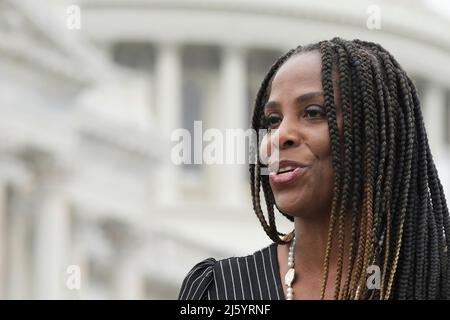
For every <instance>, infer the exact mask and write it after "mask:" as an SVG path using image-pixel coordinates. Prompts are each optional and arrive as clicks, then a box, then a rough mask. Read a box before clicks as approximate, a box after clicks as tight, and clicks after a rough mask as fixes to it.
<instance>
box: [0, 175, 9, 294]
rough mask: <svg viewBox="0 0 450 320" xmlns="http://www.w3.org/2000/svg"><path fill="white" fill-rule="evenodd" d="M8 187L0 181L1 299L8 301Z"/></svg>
mask: <svg viewBox="0 0 450 320" xmlns="http://www.w3.org/2000/svg"><path fill="white" fill-rule="evenodd" d="M6 201H7V199H6V185H5V184H3V181H1V180H0V299H6V289H7V287H6V281H7V277H6V270H7V269H6V266H7V257H6V252H7V251H6V250H7V248H6V245H7V243H8V239H7V237H8V228H7V225H6V223H7V219H6V218H7V217H6V215H7V212H6V206H7V204H6Z"/></svg>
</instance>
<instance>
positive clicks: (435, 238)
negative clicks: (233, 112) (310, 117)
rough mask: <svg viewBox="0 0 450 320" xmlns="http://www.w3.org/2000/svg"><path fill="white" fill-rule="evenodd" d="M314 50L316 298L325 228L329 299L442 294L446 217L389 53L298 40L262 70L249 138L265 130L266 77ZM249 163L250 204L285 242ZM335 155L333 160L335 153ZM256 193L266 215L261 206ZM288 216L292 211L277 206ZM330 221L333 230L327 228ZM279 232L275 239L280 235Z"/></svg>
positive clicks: (404, 83) (412, 91) (369, 46)
mask: <svg viewBox="0 0 450 320" xmlns="http://www.w3.org/2000/svg"><path fill="white" fill-rule="evenodd" d="M307 51H318V52H320V55H321V59H322V70H321V72H322V85H323V89H324V108H325V111H326V115H327V119H328V127H329V134H330V140H331V149H332V158H333V160H332V165H333V169H334V181H333V199H332V204H331V216H330V222H329V229H328V241H327V246H326V252H325V259H324V275H323V281H322V290H321V298H322V299H323V298H324V294H325V288H326V285H327V281H328V269H329V260H330V259H329V258H330V251H331V243H332V239H333V235H334V234H335V233H336V232H337V235H338V241H337V243H338V244H337V245H338V261H337V277H336V282H335V291H334V298H335V299H355V298H356V299H449V298H450V286H449V284H450V275H449V270H450V269H449V268H447V265H448V264H449V255H448V252H447V248H448V247H449V246H450V218H449V212H448V208H447V204H446V199H445V196H444V192H443V188H442V185H441V182H440V180H439V177H438V173H437V170H436V166H435V164H434V161H433V157H432V154H431V152H430V147H429V144H428V140H427V135H426V131H425V127H424V121H423V118H422V111H421V107H420V101H419V98H418V95H417V91H416V88H415V86H414V84H413V82H412V81H411V79H410V78H409V77H408V76H407V74H406V73H405V71H404V70H403V69H402V68H401V66H400V65H399V64H398V62H397V61H396V60H395V59H394V57H393V56H392V55H391V54H390V53H389V52H388V51H387V50H385V49H384V48H383V47H381V46H380V45H379V44H376V43H371V42H366V41H361V40H353V41H348V40H344V39H341V38H333V39H332V40H329V41H321V42H319V43H314V44H310V45H308V46H303V47H302V46H299V47H297V48H295V49H292V50H290V51H289V52H287V53H286V54H284V55H283V56H281V57H280V58H279V59H278V60H277V61H276V62H275V63H274V64H273V65H272V66H271V68H270V70H269V71H268V73H267V75H266V76H265V78H264V80H263V81H262V84H261V87H260V89H259V91H258V93H257V96H256V101H255V105H254V109H253V116H252V128H253V130H255V132H256V133H257V144H258V145H259V144H260V142H261V139H262V136H261V134H260V130H261V129H264V128H266V127H267V125H266V123H265V122H264V119H263V118H264V117H263V106H264V105H265V103H266V102H267V100H268V97H269V95H270V87H271V81H272V79H273V78H274V75H275V74H276V72H277V71H278V69H279V68H280V67H281V66H282V65H283V64H284V63H285V62H286V61H287V60H288V59H289V58H290V57H292V56H294V55H296V54H301V53H303V52H307ZM333 67H334V68H336V70H337V73H338V78H339V79H337V80H338V81H337V83H339V88H340V95H341V103H342V113H343V142H342V141H341V139H340V136H339V130H338V125H337V120H336V108H335V101H334V95H333V83H332V70H333ZM255 157H256V161H254V162H252V163H251V164H250V168H249V170H250V185H251V193H252V200H253V208H254V211H255V213H256V215H257V217H258V219H259V221H260V222H261V225H262V227H263V228H264V231H265V232H266V233H267V235H268V236H269V237H270V239H272V240H273V241H274V242H276V243H279V244H285V243H288V242H290V241H291V240H292V238H293V236H294V233H293V232H291V233H289V234H284V233H281V232H279V231H278V230H277V227H276V224H275V213H274V207H275V206H276V204H275V200H274V196H273V193H272V190H271V188H270V184H269V180H268V176H267V175H262V174H261V168H262V167H264V164H262V163H261V162H260V158H259V153H258V152H255ZM342 157H343V159H342ZM261 188H262V191H263V193H264V199H265V202H266V207H267V216H268V219H266V218H265V215H264V211H263V209H262V208H261V199H260V190H261ZM348 212H351V221H352V226H351V234H350V235H349V236H350V237H351V241H350V249H349V261H348V262H349V268H348V271H347V273H346V275H345V281H344V285H343V287H342V288H341V279H342V277H343V274H342V273H343V259H344V238H345V234H344V221H345V215H346V213H348ZM281 213H282V215H284V216H285V217H286V218H288V219H289V220H290V221H294V218H293V217H292V216H290V215H288V214H285V213H283V212H281ZM336 228H337V229H336ZM280 236H281V237H280ZM371 264H376V265H378V266H379V267H380V270H381V284H380V290H368V289H367V287H366V270H367V267H368V266H369V265H371Z"/></svg>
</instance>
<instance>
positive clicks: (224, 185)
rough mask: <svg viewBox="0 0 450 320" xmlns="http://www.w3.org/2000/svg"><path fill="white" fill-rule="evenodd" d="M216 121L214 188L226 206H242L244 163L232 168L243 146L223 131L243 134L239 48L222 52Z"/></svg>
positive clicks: (243, 74)
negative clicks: (220, 146) (220, 148)
mask: <svg viewBox="0 0 450 320" xmlns="http://www.w3.org/2000/svg"><path fill="white" fill-rule="evenodd" d="M219 102H220V104H219V108H218V109H217V110H218V112H217V117H218V119H219V120H218V122H217V123H219V126H220V130H221V131H222V132H223V134H224V142H225V148H224V163H225V164H223V165H220V166H217V167H216V169H217V170H218V172H217V173H218V174H217V175H215V176H216V177H217V181H216V183H215V185H216V186H217V187H218V188H217V191H218V195H217V196H218V197H219V199H220V200H221V201H222V202H223V203H224V204H226V205H231V206H239V205H242V199H244V198H243V197H244V196H245V192H243V191H244V179H245V177H246V176H245V170H246V169H247V163H248V160H247V159H245V164H236V161H237V160H238V159H237V156H238V154H241V155H242V153H243V152H244V155H245V150H244V145H238V144H236V143H235V142H237V140H234V143H230V139H228V138H229V137H230V136H228V137H227V135H226V130H227V129H233V130H234V132H236V131H235V129H241V130H243V131H245V130H247V128H248V124H247V123H246V119H247V115H246V113H247V110H248V108H247V69H246V62H245V51H244V49H242V48H236V47H226V48H224V49H223V51H222V62H221V66H220V100H219ZM233 153H234V155H235V162H234V163H235V164H228V163H227V155H228V156H229V155H230V154H233Z"/></svg>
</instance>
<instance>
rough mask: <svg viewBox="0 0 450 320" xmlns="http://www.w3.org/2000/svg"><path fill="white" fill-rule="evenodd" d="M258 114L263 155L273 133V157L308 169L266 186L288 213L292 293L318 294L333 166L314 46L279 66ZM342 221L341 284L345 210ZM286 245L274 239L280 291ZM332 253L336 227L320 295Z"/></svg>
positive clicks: (330, 286) (332, 273) (329, 293)
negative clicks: (264, 129) (264, 126)
mask: <svg viewBox="0 0 450 320" xmlns="http://www.w3.org/2000/svg"><path fill="white" fill-rule="evenodd" d="M333 78H334V79H333V86H334V100H335V104H336V108H337V110H336V112H337V122H338V127H339V130H340V134H341V136H342V129H343V128H342V126H343V119H342V112H341V105H340V94H339V88H338V86H339V85H338V83H337V80H336V79H337V78H338V77H337V73H336V71H334V74H333ZM299 97H301V98H299ZM264 115H265V117H266V118H267V119H268V120H269V123H270V125H269V133H268V134H267V135H266V136H265V138H264V140H263V142H262V143H261V148H263V147H264V148H267V149H264V150H268V152H267V153H266V155H267V157H268V161H269V163H270V161H271V160H270V159H271V156H272V152H271V148H273V143H274V141H273V139H278V144H277V145H278V151H279V159H287V160H294V161H299V162H302V163H305V164H307V165H308V169H307V170H306V171H305V172H304V173H303V174H302V175H301V176H299V177H297V178H296V179H295V180H294V181H292V182H291V183H289V184H286V185H283V186H280V185H274V184H273V183H271V188H272V192H273V194H274V198H275V203H276V206H277V208H278V209H279V210H280V211H281V212H283V213H286V214H289V215H291V216H293V217H294V226H295V236H296V248H295V272H296V279H295V281H294V284H293V289H294V299H319V298H320V292H321V286H322V280H323V270H324V268H323V262H324V256H325V249H326V244H327V235H328V228H329V219H330V214H331V202H332V194H333V175H334V170H333V166H332V154H331V140H330V136H329V128H328V122H327V117H326V114H325V109H324V96H323V87H322V81H321V57H320V53H319V52H318V51H310V52H305V53H301V54H298V55H295V56H293V57H291V58H290V59H289V60H288V61H286V63H284V65H282V66H281V68H280V69H279V70H278V72H277V73H276V75H275V77H274V79H273V81H272V85H271V89H270V96H269V99H268V103H267V104H266V106H265V109H264ZM261 150H262V149H261ZM261 150H260V151H261ZM272 150H273V149H272ZM261 152H262V151H261ZM345 225H346V226H345V229H346V230H345V234H346V235H345V238H346V239H345V246H344V269H343V270H344V272H343V277H342V280H341V283H342V287H343V284H344V281H345V275H346V270H347V267H348V251H349V243H350V237H349V235H350V234H351V233H350V231H351V215H350V214H347V218H346V222H345ZM336 229H337V228H336ZM288 250H289V245H278V264H279V267H280V277H281V279H282V283H283V287H284V292H285V295H286V289H287V287H286V286H285V285H284V275H285V274H286V272H287V270H288V266H287V260H288ZM337 258H338V242H337V230H336V232H335V236H334V239H333V246H332V250H331V254H330V269H329V277H328V283H327V286H326V290H325V299H333V296H334V288H335V277H336V271H337Z"/></svg>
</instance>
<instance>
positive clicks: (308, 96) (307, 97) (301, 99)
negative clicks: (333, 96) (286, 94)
mask: <svg viewBox="0 0 450 320" xmlns="http://www.w3.org/2000/svg"><path fill="white" fill-rule="evenodd" d="M315 97H323V91H313V92H308V93H305V94H302V95H301V96H298V97H297V98H295V101H296V102H297V103H298V104H301V103H303V102H305V101H308V100H310V99H312V98H315ZM278 105H279V103H278V102H277V101H268V102H267V103H266V104H265V105H264V109H269V108H272V107H277V106H278Z"/></svg>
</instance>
